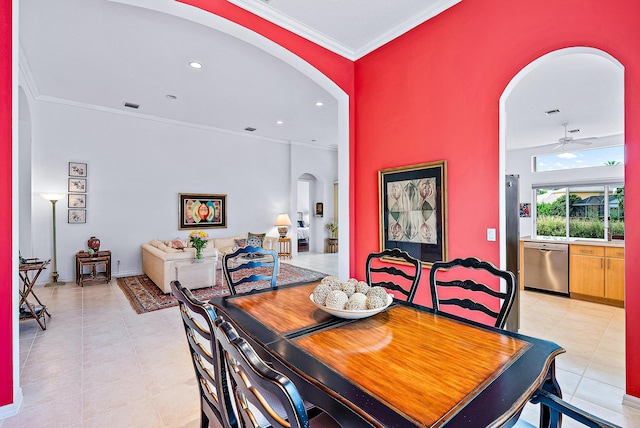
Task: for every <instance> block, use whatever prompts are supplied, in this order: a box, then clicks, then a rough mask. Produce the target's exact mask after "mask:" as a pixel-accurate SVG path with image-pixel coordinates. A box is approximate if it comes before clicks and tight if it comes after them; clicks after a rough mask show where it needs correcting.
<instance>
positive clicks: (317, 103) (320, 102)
mask: <svg viewBox="0 0 640 428" xmlns="http://www.w3.org/2000/svg"><path fill="white" fill-rule="evenodd" d="M323 105H324V103H323V102H322V101H316V107H322V106H323Z"/></svg>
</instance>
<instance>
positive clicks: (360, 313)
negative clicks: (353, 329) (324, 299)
mask: <svg viewBox="0 0 640 428" xmlns="http://www.w3.org/2000/svg"><path fill="white" fill-rule="evenodd" d="M309 298H310V299H311V302H313V304H314V305H316V306H317V307H318V308H319V309H322V310H323V311H325V312H327V313H329V314H331V315H333V316H335V317H338V318H345V319H349V320H356V319H360V318H366V317H370V316H372V315H375V314H377V313H380V312H382V311H384V310H385V309H387V307H388V306H389V305H390V304H391V303H393V296H391V294H387V303H386V304H385V305H384V306H383V307H381V308H375V309H353V310H348V309H332V308H329V307H327V306H324V305H319V304H317V303H316V302H315V301H314V300H313V293H311V295H310V296H309Z"/></svg>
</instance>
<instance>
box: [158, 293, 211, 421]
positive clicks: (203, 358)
mask: <svg viewBox="0 0 640 428" xmlns="http://www.w3.org/2000/svg"><path fill="white" fill-rule="evenodd" d="M171 292H172V293H173V295H174V296H175V297H176V299H178V305H179V307H180V315H181V316H182V323H183V325H184V330H185V333H186V336H187V343H188V345H189V352H190V354H191V359H192V362H193V368H194V370H195V373H196V379H197V380H198V388H199V389H200V426H201V427H202V428H205V427H208V426H216V424H215V423H213V419H214V418H215V419H217V420H218V422H219V423H220V424H222V423H223V417H222V413H221V412H222V407H221V402H220V397H219V394H218V391H219V390H218V389H217V388H218V387H217V385H216V378H215V368H216V364H217V358H216V345H215V343H216V342H215V337H214V325H215V323H216V320H217V315H216V312H215V310H214V309H213V307H212V306H211V305H210V304H208V303H205V302H202V301H200V300H198V299H196V298H195V297H194V295H193V294H192V293H191V291H189V290H188V289H187V288H185V287H183V286H182V285H181V284H180V282H179V281H172V282H171Z"/></svg>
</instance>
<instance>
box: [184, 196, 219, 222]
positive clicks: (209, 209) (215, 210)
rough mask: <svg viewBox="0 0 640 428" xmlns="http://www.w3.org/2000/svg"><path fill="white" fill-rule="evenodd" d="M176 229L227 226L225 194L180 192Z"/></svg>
mask: <svg viewBox="0 0 640 428" xmlns="http://www.w3.org/2000/svg"><path fill="white" fill-rule="evenodd" d="M178 221H179V224H178V229H202V228H209V227H227V195H206V194H192V193H180V195H179V212H178Z"/></svg>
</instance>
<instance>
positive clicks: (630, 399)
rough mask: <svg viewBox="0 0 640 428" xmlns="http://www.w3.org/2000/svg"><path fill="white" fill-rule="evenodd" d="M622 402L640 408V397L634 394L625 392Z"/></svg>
mask: <svg viewBox="0 0 640 428" xmlns="http://www.w3.org/2000/svg"><path fill="white" fill-rule="evenodd" d="M622 404H623V405H625V406H629V407H633V408H634V409H640V398H638V397H634V396H633V395H629V394H624V397H622Z"/></svg>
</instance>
